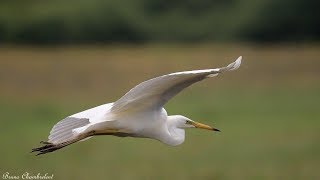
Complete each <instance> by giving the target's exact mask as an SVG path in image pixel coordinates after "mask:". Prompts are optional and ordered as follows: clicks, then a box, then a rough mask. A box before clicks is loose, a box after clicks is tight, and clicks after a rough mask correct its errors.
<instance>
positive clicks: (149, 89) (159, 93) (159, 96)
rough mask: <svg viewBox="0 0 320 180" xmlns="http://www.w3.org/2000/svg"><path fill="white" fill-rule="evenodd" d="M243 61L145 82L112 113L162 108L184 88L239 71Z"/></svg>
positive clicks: (238, 60)
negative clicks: (219, 75)
mask: <svg viewBox="0 0 320 180" xmlns="http://www.w3.org/2000/svg"><path fill="white" fill-rule="evenodd" d="M241 59H242V57H241V56H240V57H239V58H238V59H237V60H236V61H235V62H233V63H231V64H229V65H228V66H227V67H222V68H216V69H204V70H193V71H183V72H176V73H171V74H168V75H163V76H159V77H156V78H153V79H150V80H147V81H144V82H142V83H140V84H138V85H137V86H135V87H134V88H132V89H131V90H130V91H129V92H127V93H126V94H125V95H124V96H122V97H121V98H120V99H119V100H118V101H116V102H115V103H114V104H113V106H112V108H111V111H112V112H113V113H118V112H124V111H128V110H129V111H132V110H143V109H146V108H161V107H162V106H163V105H164V104H165V103H167V102H168V101H169V100H170V99H171V98H172V97H174V96H175V95H176V94H178V93H179V92H181V91H182V90H183V89H184V88H187V87H188V86H190V85H192V84H194V83H196V82H199V81H201V80H203V79H205V78H208V77H214V76H217V75H218V74H219V73H222V72H225V71H232V70H236V69H238V68H239V67H240V64H241Z"/></svg>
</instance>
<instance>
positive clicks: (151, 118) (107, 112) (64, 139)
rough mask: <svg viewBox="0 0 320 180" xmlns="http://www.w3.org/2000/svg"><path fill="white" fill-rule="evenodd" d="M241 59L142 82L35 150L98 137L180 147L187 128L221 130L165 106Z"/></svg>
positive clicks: (69, 120) (71, 121)
mask: <svg viewBox="0 0 320 180" xmlns="http://www.w3.org/2000/svg"><path fill="white" fill-rule="evenodd" d="M241 59H242V57H241V56H240V57H239V58H238V59H237V60H236V61H235V62H233V63H231V64H229V65H228V66H227V67H222V68H216V69H205V70H193V71H183V72H176V73H171V74H167V75H163V76H160V77H156V78H153V79H150V80H148V81H145V82H142V83H140V84H139V85H137V86H135V87H134V88H132V89H131V90H130V91H129V92H127V93H126V94H125V95H124V96H122V97H121V98H120V99H119V100H117V101H116V102H113V103H108V104H104V105H101V106H97V107H95V108H92V109H88V110H85V111H82V112H79V113H77V114H74V115H71V116H69V117H66V118H65V119H63V120H61V121H59V122H58V123H57V124H56V125H54V127H53V128H52V130H51V132H50V135H49V137H48V141H46V142H43V141H42V142H41V143H43V145H42V146H41V147H38V148H34V149H32V152H37V153H38V154H37V155H39V154H45V153H48V152H52V151H55V150H58V149H60V148H63V147H65V146H67V145H70V144H72V143H75V142H77V141H83V140H86V139H88V138H90V137H92V136H96V135H113V136H119V137H127V136H130V137H141V138H152V139H156V140H159V141H161V142H163V143H165V144H167V145H171V146H176V145H179V144H181V143H183V142H184V139H185V131H184V129H186V128H201V129H207V130H213V131H219V130H218V129H215V128H213V127H210V126H208V125H205V124H202V123H198V122H195V121H193V120H191V119H189V118H187V117H184V116H181V115H173V116H168V114H167V112H166V110H165V109H164V108H163V105H164V104H166V102H168V101H169V100H170V99H171V98H172V97H173V96H175V95H176V94H178V93H179V92H180V91H182V90H183V89H184V88H186V87H188V86H190V85H192V84H193V83H196V82H198V81H201V80H203V79H205V78H209V77H214V76H217V75H218V74H220V73H223V72H226V71H231V70H235V69H238V68H239V66H240V64H241Z"/></svg>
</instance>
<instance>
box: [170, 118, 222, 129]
mask: <svg viewBox="0 0 320 180" xmlns="http://www.w3.org/2000/svg"><path fill="white" fill-rule="evenodd" d="M171 118H172V119H173V121H175V125H176V127H177V128H181V129H185V128H200V129H207V130H211V131H220V130H219V129H216V128H213V127H210V126H208V125H206V124H202V123H199V122H195V121H193V120H191V119H189V118H187V117H184V116H181V115H175V116H171ZM171 118H170V119H171Z"/></svg>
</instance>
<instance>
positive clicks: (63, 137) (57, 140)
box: [32, 117, 90, 155]
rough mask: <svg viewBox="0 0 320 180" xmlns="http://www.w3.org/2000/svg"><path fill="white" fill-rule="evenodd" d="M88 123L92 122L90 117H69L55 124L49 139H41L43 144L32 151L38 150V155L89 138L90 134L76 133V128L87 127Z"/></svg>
mask: <svg viewBox="0 0 320 180" xmlns="http://www.w3.org/2000/svg"><path fill="white" fill-rule="evenodd" d="M88 124H90V122H89V119H86V118H82V119H81V118H74V117H67V118H65V119H63V120H61V121H59V122H58V123H57V124H56V125H54V127H53V128H52V130H51V132H50V135H49V137H48V141H46V142H44V141H41V143H42V144H43V146H41V147H38V148H34V149H32V152H38V154H37V155H40V154H45V153H49V152H52V151H55V150H58V149H61V148H63V147H65V146H68V145H70V144H73V143H75V142H77V141H80V140H84V139H85V138H88V137H90V134H77V133H74V130H75V129H77V128H81V127H85V126H86V125H88Z"/></svg>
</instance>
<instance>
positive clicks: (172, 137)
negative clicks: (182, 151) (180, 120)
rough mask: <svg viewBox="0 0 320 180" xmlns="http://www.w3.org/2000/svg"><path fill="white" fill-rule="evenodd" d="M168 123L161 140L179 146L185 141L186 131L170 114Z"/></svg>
mask: <svg viewBox="0 0 320 180" xmlns="http://www.w3.org/2000/svg"><path fill="white" fill-rule="evenodd" d="M166 125H167V126H166V127H165V131H166V133H164V134H163V136H162V137H161V138H160V139H159V140H160V141H161V142H163V143H165V144H168V145H170V146H177V145H179V144H181V143H183V142H184V138H185V131H184V129H181V128H178V127H177V125H176V123H175V119H173V118H171V117H170V116H168V119H167V123H166Z"/></svg>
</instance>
